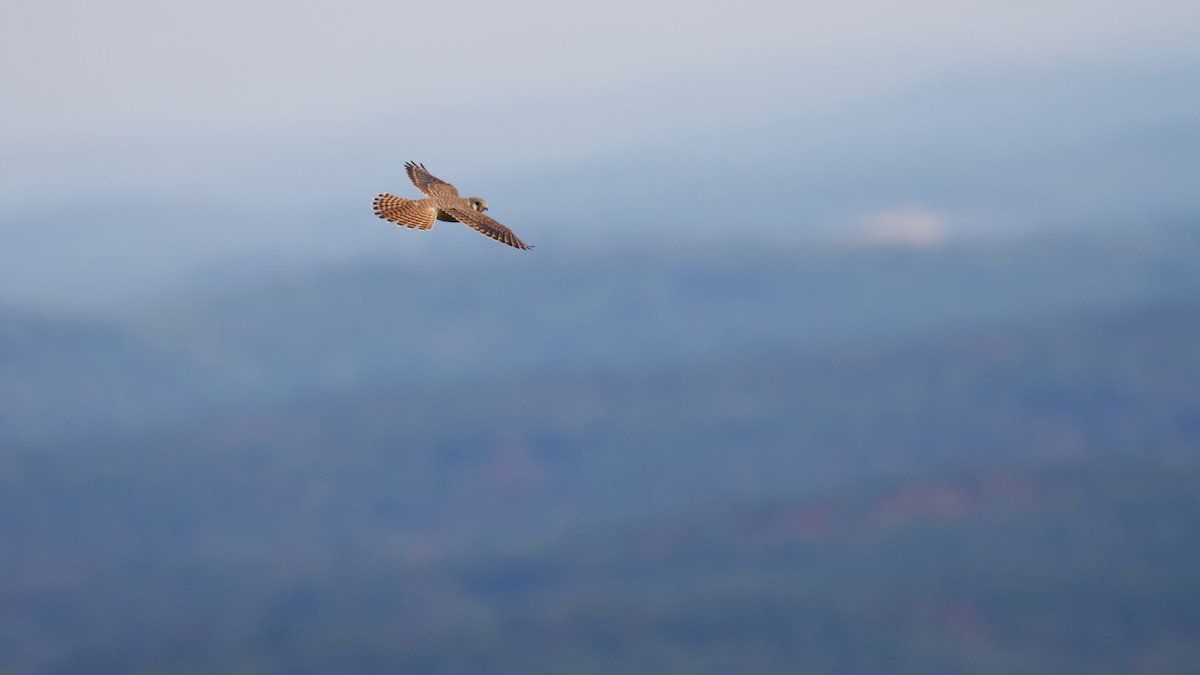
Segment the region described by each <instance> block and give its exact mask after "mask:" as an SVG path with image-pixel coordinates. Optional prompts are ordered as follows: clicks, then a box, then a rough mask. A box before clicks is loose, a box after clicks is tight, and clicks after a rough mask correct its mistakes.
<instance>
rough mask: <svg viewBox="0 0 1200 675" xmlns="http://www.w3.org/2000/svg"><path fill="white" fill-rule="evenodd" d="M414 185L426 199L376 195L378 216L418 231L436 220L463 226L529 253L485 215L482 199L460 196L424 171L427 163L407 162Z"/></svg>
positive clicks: (450, 187)
mask: <svg viewBox="0 0 1200 675" xmlns="http://www.w3.org/2000/svg"><path fill="white" fill-rule="evenodd" d="M404 170H405V171H407V172H408V177H409V178H410V179H411V180H412V182H413V185H416V186H417V189H418V190H420V191H421V192H422V193H424V194H425V195H426V196H427V198H426V199H404V198H403V197H397V196H396V195H390V194H387V193H384V194H380V195H377V196H376V197H375V201H374V202H372V203H371V206H372V208H374V209H375V215H377V216H379V217H380V218H383V219H384V220H387V221H389V222H393V223H395V224H397V225H403V226H404V227H407V228H414V227H415V228H417V229H418V230H431V229H433V221H434V220H444V221H448V222H451V223H462V224H463V225H466V226H467V227H470V228H471V229H473V230H475V231H477V232H481V233H483V234H486V235H487V236H489V237H491V238H492V239H495V240H496V241H500V242H504V243H505V244H508V245H509V246H512V247H514V248H519V249H524V250H529V249H531V248H533V247H532V246H527V245H526V244H525V242H523V241H521V240H520V239H518V238H517V235H515V234H513V232H512V230H510V229H508V228H507V227H505V226H503V225H501V224H500V223H498V222H496V221H495V220H492V219H491V218H490V217H488V216H485V215H483V212H484V211H487V208H488V205H487V202H486V201H484V200H483V199H482V198H480V197H459V196H458V188H456V187H454V186H453V185H451V184H449V183H447V182H446V181H444V180H441V179H438V178H435V177H434V176H433V174H431V173H429V172H428V171H426V170H425V165H424V164H417V163H416V162H408V163H406V164H405V165H404Z"/></svg>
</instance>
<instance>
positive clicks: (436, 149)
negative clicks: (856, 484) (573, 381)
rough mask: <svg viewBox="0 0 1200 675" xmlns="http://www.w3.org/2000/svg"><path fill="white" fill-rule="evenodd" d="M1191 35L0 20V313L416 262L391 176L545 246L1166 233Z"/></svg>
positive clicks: (264, 6) (671, 23)
mask: <svg viewBox="0 0 1200 675" xmlns="http://www.w3.org/2000/svg"><path fill="white" fill-rule="evenodd" d="M1197 34H1200V4H1198V3H1196V2H1194V1H1192V0H1178V1H1176V0H1156V1H1140V2H1134V1H1129V0H1120V1H1115V2H1107V3H1093V2H1084V1H1077V0H1066V1H1057V2H1054V1H1051V2H1045V1H1042V2H1034V1H1031V0H1006V1H1004V2H1000V1H988V2H962V1H961V0H959V1H949V0H917V1H914V2H905V3H892V2H883V1H878V0H862V1H858V2H832V1H828V2H826V1H822V2H808V3H793V2H767V1H762V0H748V1H747V2H742V3H737V4H736V5H735V4H731V3H727V2H722V3H716V2H690V3H681V2H673V1H663V0H640V1H638V2H627V1H622V0H611V1H608V2H603V3H587V4H582V3H559V2H543V1H529V0H526V1H521V2H509V3H491V2H482V1H459V2H452V1H450V2H447V1H440V2H431V3H412V2H371V1H362V0H360V1H354V0H351V1H348V2H341V3H336V4H333V3H317V2H305V1H300V2H286V3H285V2H266V1H257V2H256V1H253V0H251V1H239V2H214V3H204V4H194V3H161V2H150V1H145V0H130V1H125V2H103V3H93V2H83V1H74V2H55V1H48V2H41V3H19V4H15V5H14V4H11V3H10V4H9V5H7V6H5V7H4V9H2V10H0V59H3V62H4V63H6V64H7V65H6V66H5V68H4V69H3V70H2V71H0V89H2V90H3V91H4V92H5V102H4V103H3V105H2V106H0V219H2V220H0V223H2V224H0V241H2V242H3V246H0V270H3V271H0V291H2V293H0V300H7V301H17V302H22V301H30V302H33V301H38V300H40V299H50V300H53V301H59V302H61V301H63V300H64V299H70V298H79V299H82V300H83V301H85V302H86V301H89V299H91V298H99V297H100V296H101V295H104V293H101V292H100V290H102V289H108V291H110V292H109V295H110V296H111V295H113V294H120V293H124V292H129V291H131V290H132V289H133V288H136V287H145V286H151V287H156V286H158V285H169V284H170V283H176V282H178V281H180V280H182V279H186V278H187V277H188V276H189V275H192V274H195V273H196V272H197V270H203V269H221V268H222V267H223V266H225V265H233V266H237V265H254V264H258V263H260V262H261V264H263V265H272V264H280V263H281V262H282V263H294V264H308V263H309V262H319V261H323V260H329V259H337V258H342V259H346V258H351V259H352V258H353V257H354V256H357V255H366V254H371V253H372V252H379V251H384V252H386V254H389V255H398V256H405V255H408V256H412V255H418V256H419V255H427V254H428V252H429V251H430V247H431V246H432V247H434V248H435V249H436V247H438V246H441V245H442V243H441V242H442V240H437V241H436V242H435V243H431V242H433V241H434V240H431V239H429V238H428V237H426V236H423V235H417V234H416V233H412V234H414V236H412V237H398V236H397V233H396V232H394V231H390V230H388V229H387V228H386V227H383V226H382V225H383V224H382V223H379V222H378V221H375V222H373V221H372V219H371V218H370V214H369V212H368V210H367V208H366V207H365V206H364V204H367V203H369V200H370V197H371V196H372V195H373V194H374V193H375V192H378V191H383V190H391V191H397V192H401V193H403V192H404V191H408V190H410V187H409V186H408V185H407V182H406V181H405V180H403V176H402V171H401V168H400V167H401V165H402V164H403V162H404V161H405V160H408V159H415V160H420V161H424V162H425V163H426V164H428V165H429V166H430V168H431V169H433V170H434V171H435V173H436V174H438V175H441V176H443V177H445V178H447V179H449V180H452V181H454V182H456V183H458V184H459V185H460V187H463V188H464V191H466V192H472V193H482V194H484V196H486V197H487V198H488V199H489V201H490V202H491V204H492V207H493V209H492V212H493V213H495V214H496V215H497V216H499V217H501V219H502V220H504V221H505V222H508V223H509V224H510V225H511V226H513V227H514V229H516V230H518V232H520V234H521V235H522V236H523V237H524V238H525V239H527V240H529V241H532V242H534V243H539V242H550V243H553V244H561V245H564V246H566V245H569V244H570V242H571V241H572V239H574V238H582V239H588V240H592V239H595V238H596V237H601V238H603V233H604V232H611V233H612V236H613V238H614V239H616V238H628V237H630V236H633V235H634V234H636V233H641V232H645V233H646V236H672V234H673V232H675V231H677V230H682V229H683V228H687V227H700V228H701V229H704V228H708V230H711V231H713V232H720V231H721V229H722V228H724V227H736V228H740V229H743V230H745V231H746V236H748V237H754V236H756V231H757V229H758V225H759V223H760V222H761V221H763V220H770V221H771V222H769V223H765V224H764V226H763V228H762V229H763V230H764V232H766V233H768V234H770V235H771V236H775V235H778V233H779V231H780V228H781V226H782V227H783V228H784V229H786V228H787V227H788V226H790V225H791V224H792V222H793V221H795V222H797V223H800V225H803V226H804V227H807V226H809V225H812V226H813V227H816V225H819V224H821V223H824V224H826V225H831V226H837V227H859V226H861V228H862V229H863V232H864V236H866V237H868V238H871V237H877V236H879V232H880V228H883V230H885V232H884V235H883V236H884V239H886V238H887V237H888V236H892V235H894V234H895V233H892V235H889V234H888V233H887V232H886V229H887V228H888V227H889V225H888V223H889V218H894V219H895V222H896V227H897V228H898V229H897V231H898V232H901V233H902V232H903V231H904V230H905V228H913V227H916V228H917V230H920V231H921V233H920V234H918V235H916V238H917V239H918V240H921V241H932V240H935V239H937V237H938V236H940V235H937V236H934V237H933V239H930V238H929V237H930V232H931V231H935V230H936V231H938V232H941V231H942V230H943V229H945V228H947V227H953V226H954V225H955V223H957V222H967V221H969V220H971V218H974V219H976V220H979V221H985V220H988V218H987V217H985V216H987V215H988V214H991V217H992V219H993V220H995V221H997V222H999V221H1003V220H1004V219H1006V218H1010V219H1013V220H1014V221H1016V220H1020V219H1021V218H1023V217H1024V218H1029V217H1030V216H1029V213H1031V212H1036V211H1037V210H1038V209H1041V210H1042V212H1044V214H1045V215H1046V217H1048V218H1055V217H1060V218H1063V219H1068V220H1069V219H1071V218H1087V217H1091V212H1090V211H1089V210H1088V209H1087V208H1085V207H1086V206H1087V204H1088V203H1089V200H1091V199H1092V198H1093V196H1095V197H1096V199H1100V201H1098V202H1096V203H1097V204H1100V205H1103V206H1104V208H1105V209H1110V208H1115V207H1117V206H1120V205H1121V204H1125V203H1126V202H1128V203H1129V204H1134V205H1137V204H1141V203H1145V204H1147V205H1148V207H1149V206H1156V205H1157V206H1161V207H1162V209H1163V210H1164V211H1170V210H1171V209H1176V210H1179V209H1182V208H1184V207H1186V203H1184V202H1186V201H1187V200H1186V197H1181V196H1180V195H1181V193H1180V192H1179V189H1178V185H1176V184H1177V183H1178V184H1179V185H1183V184H1184V183H1186V181H1187V180H1188V179H1189V178H1190V176H1188V175H1187V173H1188V172H1190V171H1191V170H1193V169H1195V168H1197V166H1198V165H1197V164H1196V160H1195V159H1194V158H1193V156H1192V154H1191V153H1190V150H1191V149H1192V148H1194V147H1196V145H1197V139H1196V138H1195V137H1194V132H1196V131H1197V129H1200V124H1198V120H1200V94H1197V93H1196V91H1197V90H1198V89H1200V87H1196V86H1195V83H1196V82H1197V79H1196V78H1197V72H1200V71H1198V70H1197V67H1198V66H1200V46H1197V43H1198V42H1200V41H1197V40H1196V39H1195V36H1196V35H1197ZM1189 84H1190V86H1189ZM1048 139H1052V140H1053V143H1049V142H1048ZM1055 144H1057V145H1055ZM1068 155H1070V156H1072V157H1075V158H1076V159H1075V160H1072V161H1068V160H1066V159H1064V157H1067V156H1068ZM1073 162H1074V163H1073ZM1138 162H1141V163H1142V164H1140V165H1138V164H1137V163H1138ZM1056 163H1057V164H1056ZM1025 164H1033V165H1037V166H1038V167H1043V170H1045V169H1044V167H1046V166H1050V167H1052V168H1054V167H1058V166H1059V165H1061V168H1060V169H1054V171H1055V172H1054V173H1053V174H1052V175H1050V174H1048V175H1049V176H1050V177H1049V178H1039V179H1037V180H1036V181H1034V180H1032V179H1030V180H1029V181H1027V182H1026V183H1022V182H1021V181H1020V180H1019V178H1020V175H1021V174H1022V169H1021V167H1022V166H1024V165H1025ZM976 166H977V167H979V169H980V174H979V177H978V179H977V180H973V179H971V177H970V176H969V175H966V174H969V173H970V171H965V170H964V167H976ZM618 167H626V168H625V170H624V172H623V173H620V174H618V173H617V172H616V171H615V170H616V169H617V168H618ZM1122 167H1127V168H1128V172H1129V173H1128V175H1127V174H1126V173H1125V169H1124V168H1122ZM702 170H703V171H705V172H707V173H709V174H711V176H712V178H711V179H701V178H698V177H696V176H700V175H701V173H700V172H701V171H702ZM989 171H994V172H999V174H998V175H1000V179H997V178H996V176H995V175H994V174H993V173H989ZM1010 175H1011V176H1012V177H1013V180H1012V182H1011V184H1007V183H1005V182H1004V178H1005V176H1010ZM614 176H617V177H614ZM839 176H840V177H841V178H839ZM772 177H774V178H772ZM1139 177H1140V179H1139ZM1135 179H1138V180H1142V181H1143V182H1144V185H1143V184H1142V183H1138V185H1139V186H1140V187H1137V188H1136V190H1135V189H1134V188H1132V187H1130V188H1125V187H1122V186H1126V185H1131V184H1132V183H1133V182H1136V180H1135ZM985 184H987V185H998V186H999V187H993V188H985ZM1147 186H1151V187H1147ZM1153 186H1158V187H1153ZM546 188H550V189H551V190H552V196H551V197H550V198H546V199H539V198H538V195H539V193H540V192H541V191H542V190H543V189H546ZM747 188H750V190H749V191H750V192H753V191H754V189H755V188H758V189H762V190H771V191H773V192H774V193H776V194H778V193H779V192H781V191H782V192H783V193H784V195H785V196H784V198H782V199H781V201H782V202H783V205H782V207H780V206H775V205H772V206H771V208H770V209H763V208H741V207H739V206H738V205H739V204H741V203H746V202H749V201H752V200H751V199H749V198H748V196H747ZM1114 190H1115V191H1116V192H1117V193H1120V194H1118V197H1119V196H1121V194H1124V193H1123V192H1122V190H1124V191H1125V192H1128V193H1129V195H1127V196H1128V199H1127V200H1126V201H1119V200H1118V201H1113V202H1112V203H1113V204H1114V205H1115V206H1113V207H1110V206H1109V205H1108V204H1107V203H1103V204H1102V202H1103V199H1101V197H1103V198H1104V199H1113V198H1112V197H1111V193H1113V192H1114ZM1100 193H1103V194H1100ZM612 194H618V195H620V196H619V197H618V199H616V200H613V201H612V202H611V203H610V202H608V201H607V200H606V197H607V196H609V195H612ZM660 195H661V198H659V196H660ZM1106 195H1107V196H1106ZM838 205H841V206H844V208H840V207H839V206H838ZM1076 206H1078V208H1076ZM1020 207H1024V210H1023V209H1022V208H1020ZM1073 209H1074V210H1073ZM364 214H365V217H363V216H364ZM739 214H741V215H743V216H744V219H740V218H739ZM732 221H737V222H732ZM818 221H820V222H818ZM914 223H917V225H914ZM920 223H924V225H920ZM931 223H932V224H931ZM800 225H797V227H800ZM804 227H800V229H804ZM922 228H924V229H922ZM931 228H932V229H931ZM463 229H464V230H465V228H463ZM598 231H599V232H600V234H598ZM402 234H409V233H402ZM435 234H436V235H438V236H441V237H443V238H444V241H446V242H451V243H449V244H447V245H449V246H459V245H460V244H458V243H457V242H459V241H460V240H461V241H462V242H463V243H462V244H461V245H462V246H469V245H470V244H469V243H467V242H468V241H469V239H468V235H470V234H471V233H468V232H465V231H464V232H454V233H453V234H446V233H445V232H441V231H439V232H437V233H435ZM430 236H432V235H430ZM472 243H473V242H472ZM482 243H483V244H486V243H490V242H486V241H484V242H482ZM393 248H395V249H402V250H398V251H393V250H392V249H393ZM552 248H553V247H551V249H552ZM545 250H547V249H546V248H545V247H543V248H542V249H540V250H539V252H538V253H539V254H543V255H544V254H545V253H544V251H545ZM496 253H497V254H500V253H507V252H506V251H502V250H501V251H497V252H496Z"/></svg>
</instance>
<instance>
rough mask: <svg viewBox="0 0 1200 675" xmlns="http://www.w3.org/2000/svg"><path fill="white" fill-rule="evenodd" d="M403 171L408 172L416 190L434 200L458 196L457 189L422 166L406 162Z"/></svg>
mask: <svg viewBox="0 0 1200 675" xmlns="http://www.w3.org/2000/svg"><path fill="white" fill-rule="evenodd" d="M404 170H405V171H407V172H408V178H409V180H411V181H412V182H413V185H416V186H417V189H418V190H420V191H421V192H423V193H425V194H427V195H429V196H430V197H433V198H434V199H451V198H454V197H457V196H458V188H456V187H454V186H453V185H451V184H449V183H447V182H446V181H444V180H442V179H440V178H437V177H435V176H434V175H433V174H431V173H429V171H427V170H426V169H425V165H424V164H417V163H416V162H407V163H405V165H404Z"/></svg>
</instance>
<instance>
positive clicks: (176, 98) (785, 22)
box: [0, 0, 1200, 148]
mask: <svg viewBox="0 0 1200 675" xmlns="http://www.w3.org/2000/svg"><path fill="white" fill-rule="evenodd" d="M1198 31H1200V3H1197V2H1194V0H1141V1H1129V0H1119V1H1109V2H1095V1H1088V0H1084V1H1081V0H1069V1H1065V2H1064V1H1061V0H1059V1H1057V2H1056V1H1054V0H1049V1H1046V0H1041V1H1038V0H1004V1H991V2H971V1H969V0H967V1H964V0H913V1H908V2H881V1H879V0H865V1H864V0H858V1H849V2H847V1H845V0H836V1H834V0H823V1H820V2H790V1H789V2H772V1H764V0H746V1H744V2H739V3H729V2H712V1H705V0H696V1H692V2H686V3H684V2H679V1H677V0H673V1H664V0H636V1H629V0H606V1H605V2H591V3H573V2H561V1H559V0H545V1H543V0H519V1H516V2H490V1H471V0H465V1H464V0H460V1H454V0H439V1H437V2H376V1H369V0H347V1H345V2H338V3H328V2H311V1H305V0H299V1H292V0H289V1H287V2H274V1H263V0H258V1H255V0H236V1H217V2H207V3H182V2H161V1H159V0H126V1H119V2H111V1H110V2H95V1H92V0H77V1H75V2H63V1H55V0H47V1H45V2H23V3H6V4H5V7H4V9H3V10H0V59H2V61H3V63H5V64H6V65H5V67H4V69H3V70H2V71H0V90H3V91H4V92H5V97H4V98H5V99H6V102H5V103H4V105H3V108H0V111H2V112H0V121H2V122H3V124H2V125H0V142H2V143H3V144H4V145H9V146H15V147H18V148H20V147H28V146H41V145H42V144H54V143H57V142H62V141H64V140H70V141H75V140H84V141H89V140H94V139H97V138H100V139H111V138H113V137H126V136H130V137H140V136H145V135H158V134H161V135H163V136H171V135H177V134H191V133H195V134H201V135H205V134H223V133H230V132H235V133H246V134H278V135H280V136H284V137H289V138H295V137H311V135H312V134H313V133H314V132H315V133H318V134H321V133H334V134H336V133H337V130H338V129H341V128H343V127H345V126H347V125H354V124H370V123H375V122H379V121H381V120H397V121H398V122H401V123H402V121H403V119H404V117H405V116H406V115H409V114H412V115H413V116H414V118H417V119H425V118H426V117H425V115H424V113H430V112H437V111H443V110H445V111H453V110H457V109H461V108H464V107H466V108H477V107H480V106H495V105H499V106H503V107H516V108H520V107H521V106H536V105H537V104H538V103H539V100H540V99H543V98H551V99H553V98H559V97H571V96H594V95H603V94H604V93H605V92H620V91H622V90H625V89H628V88H637V87H639V86H644V85H652V84H654V83H657V82H663V81H672V80H677V79H684V80H687V79H705V80H709V81H712V82H725V81H735V82H736V81H737V80H739V79H741V78H749V79H751V80H756V79H757V75H758V74H759V73H765V74H767V75H769V76H771V77H772V78H777V80H776V82H775V86H778V87H781V88H791V87H796V86H797V85H799V86H804V85H806V84H807V85H809V86H811V87H813V88H814V93H823V92H822V91H821V88H822V87H823V86H828V80H827V78H822V77H821V76H820V75H821V74H822V73H824V74H826V75H828V74H830V72H831V71H836V70H839V69H845V71H846V76H850V77H853V78H855V79H856V80H857V82H845V81H843V82H841V86H843V87H851V88H852V87H854V86H865V87H871V86H878V85H880V84H881V83H882V82H881V81H883V82H886V81H888V80H891V79H893V78H895V77H909V78H914V77H921V76H924V75H927V74H929V73H930V72H936V71H939V70H951V69H961V68H965V67H969V66H972V65H988V64H991V65H1003V64H1038V63H1043V62H1054V61H1060V60H1063V59H1086V58H1089V57H1094V56H1096V55H1108V54H1116V55H1119V54H1121V53H1125V52H1127V53H1131V54H1137V55H1138V56H1139V57H1146V56H1147V55H1153V54H1155V53H1157V54H1160V55H1161V56H1162V57H1163V58H1171V57H1172V56H1174V55H1177V54H1178V53H1180V52H1190V53H1191V54H1195V53H1197V51H1198V48H1197V47H1196V46H1195V43H1197V42H1200V40H1196V35H1197V34H1200V32H1198ZM789 74H790V75H791V76H792V77H793V78H795V79H792V80H791V81H789V77H788V76H789ZM835 79H836V78H835ZM761 86H762V88H763V90H764V91H767V92H769V89H770V87H771V86H772V85H769V84H766V83H764V84H762V85H761ZM715 99H716V100H719V96H718V97H715ZM745 104H747V105H751V106H753V105H755V102H754V101H753V100H751V101H746V102H745ZM430 132H431V133H437V130H436V129H431V130H430Z"/></svg>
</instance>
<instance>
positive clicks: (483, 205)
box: [467, 197, 487, 213]
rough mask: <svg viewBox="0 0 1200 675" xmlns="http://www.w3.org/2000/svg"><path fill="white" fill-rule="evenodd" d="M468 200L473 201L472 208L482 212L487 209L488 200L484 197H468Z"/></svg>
mask: <svg viewBox="0 0 1200 675" xmlns="http://www.w3.org/2000/svg"><path fill="white" fill-rule="evenodd" d="M467 201H469V202H471V208H473V209H475V210H476V211H478V212H480V213H483V212H484V211H487V201H486V200H484V199H483V198H482V197H468V198H467Z"/></svg>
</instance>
